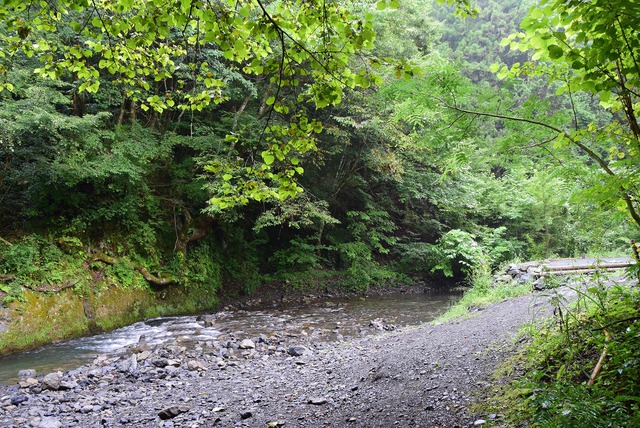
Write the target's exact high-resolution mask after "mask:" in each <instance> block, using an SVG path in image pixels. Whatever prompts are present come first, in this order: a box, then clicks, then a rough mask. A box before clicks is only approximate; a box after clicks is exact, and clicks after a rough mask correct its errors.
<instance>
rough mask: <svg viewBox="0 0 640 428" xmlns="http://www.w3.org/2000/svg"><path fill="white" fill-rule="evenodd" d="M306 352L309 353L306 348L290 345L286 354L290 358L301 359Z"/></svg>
mask: <svg viewBox="0 0 640 428" xmlns="http://www.w3.org/2000/svg"><path fill="white" fill-rule="evenodd" d="M307 352H309V350H308V349H307V347H306V346H302V345H291V346H289V350H288V351H287V353H288V354H289V355H291V356H292V357H301V356H302V355H304V354H306V353H307Z"/></svg>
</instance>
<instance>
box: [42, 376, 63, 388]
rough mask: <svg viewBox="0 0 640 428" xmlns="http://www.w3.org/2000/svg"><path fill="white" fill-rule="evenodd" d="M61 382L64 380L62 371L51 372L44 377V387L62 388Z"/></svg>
mask: <svg viewBox="0 0 640 428" xmlns="http://www.w3.org/2000/svg"><path fill="white" fill-rule="evenodd" d="M60 382H62V373H61V372H53V373H49V374H48V375H46V376H45V377H43V378H42V388H43V389H50V390H52V391H57V390H59V389H60Z"/></svg>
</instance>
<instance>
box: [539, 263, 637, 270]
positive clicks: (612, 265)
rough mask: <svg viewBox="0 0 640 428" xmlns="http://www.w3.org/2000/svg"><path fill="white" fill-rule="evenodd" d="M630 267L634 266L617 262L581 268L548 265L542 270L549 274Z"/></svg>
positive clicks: (582, 266) (543, 266)
mask: <svg viewBox="0 0 640 428" xmlns="http://www.w3.org/2000/svg"><path fill="white" fill-rule="evenodd" d="M629 266H632V263H623V262H616V263H602V264H598V263H595V264H589V265H581V266H575V265H565V266H547V265H542V268H543V269H544V270H546V271H549V272H555V271H567V270H590V269H591V270H592V269H624V268H628V267H629Z"/></svg>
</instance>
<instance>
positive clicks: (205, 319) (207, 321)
mask: <svg viewBox="0 0 640 428" xmlns="http://www.w3.org/2000/svg"><path fill="white" fill-rule="evenodd" d="M196 321H198V322H201V323H202V325H204V326H205V327H212V326H213V325H214V324H215V323H216V317H215V316H214V315H200V316H199V317H198V318H196Z"/></svg>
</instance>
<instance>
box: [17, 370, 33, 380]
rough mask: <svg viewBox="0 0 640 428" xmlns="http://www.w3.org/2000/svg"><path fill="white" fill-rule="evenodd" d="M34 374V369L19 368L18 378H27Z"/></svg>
mask: <svg viewBox="0 0 640 428" xmlns="http://www.w3.org/2000/svg"><path fill="white" fill-rule="evenodd" d="M35 376H36V371H35V370H34V369H26V370H20V371H19V372H18V378H20V379H28V378H30V377H35Z"/></svg>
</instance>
